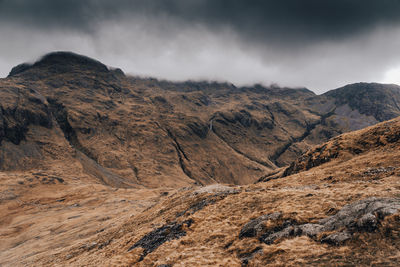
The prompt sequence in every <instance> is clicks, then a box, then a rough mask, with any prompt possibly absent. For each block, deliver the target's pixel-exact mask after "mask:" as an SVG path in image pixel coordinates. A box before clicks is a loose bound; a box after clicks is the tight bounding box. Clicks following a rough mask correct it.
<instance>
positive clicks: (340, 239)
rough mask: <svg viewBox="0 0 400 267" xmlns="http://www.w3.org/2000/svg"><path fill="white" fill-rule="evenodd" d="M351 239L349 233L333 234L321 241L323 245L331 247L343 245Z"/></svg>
mask: <svg viewBox="0 0 400 267" xmlns="http://www.w3.org/2000/svg"><path fill="white" fill-rule="evenodd" d="M349 239H351V234H350V233H349V232H347V231H343V232H337V233H333V234H331V235H328V236H327V237H324V238H322V239H321V243H326V244H330V245H335V246H338V245H341V244H343V243H344V242H346V241H347V240H349Z"/></svg>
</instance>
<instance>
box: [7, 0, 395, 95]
mask: <svg viewBox="0 0 400 267" xmlns="http://www.w3.org/2000/svg"><path fill="white" fill-rule="evenodd" d="M398 14H400V0H379V1H378V0H364V1H362V0H335V1H334V0H279V1H278V0H264V1H262V0H130V1H129V0H112V1H111V0H109V1H107V0H68V1H67V0H35V1H32V0H0V35H1V36H2V42H0V51H1V53H0V74H1V76H5V75H6V74H7V72H8V71H9V70H10V69H11V67H12V66H13V65H16V64H18V63H21V62H23V61H27V60H34V59H35V58H38V57H39V56H41V55H43V54H45V53H48V52H51V51H54V50H70V51H74V52H78V53H82V54H86V55H88V56H92V57H95V58H97V59H99V60H101V61H104V63H106V64H109V65H113V66H118V67H121V68H123V69H124V70H125V71H126V72H128V73H132V74H141V75H152V76H157V77H161V78H167V79H174V80H182V79H217V80H228V81H231V82H234V83H237V84H239V85H240V84H250V83H256V82H262V83H264V84H268V83H272V82H276V83H279V84H282V85H290V86H308V87H310V89H313V90H315V91H317V92H322V91H326V90H328V89H332V88H334V87H338V86H341V85H343V84H345V83H348V82H358V81H378V82H379V81H380V80H381V79H382V77H383V76H384V73H385V72H386V71H387V70H389V69H391V68H395V67H399V66H400V55H398V53H397V50H398V48H397V47H400V37H398V36H400V35H399V25H400V16H399V15H398Z"/></svg>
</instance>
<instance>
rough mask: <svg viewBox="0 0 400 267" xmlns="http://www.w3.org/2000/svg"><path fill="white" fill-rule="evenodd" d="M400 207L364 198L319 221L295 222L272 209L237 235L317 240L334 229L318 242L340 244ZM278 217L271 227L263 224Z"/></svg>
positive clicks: (386, 200) (397, 203) (267, 240)
mask: <svg viewBox="0 0 400 267" xmlns="http://www.w3.org/2000/svg"><path fill="white" fill-rule="evenodd" d="M399 210H400V199H398V198H374V197H372V198H367V199H364V200H360V201H357V202H354V203H352V204H348V205H346V206H344V207H343V208H342V209H341V210H340V211H339V212H338V213H337V214H335V215H333V216H330V217H328V218H325V219H322V220H320V221H319V222H318V223H316V224H313V223H306V224H301V225H299V224H297V223H296V222H295V221H290V220H279V219H281V217H282V214H281V213H278V212H275V213H271V214H267V215H263V216H260V217H258V218H256V219H254V220H251V221H250V222H249V223H247V224H245V225H244V226H243V228H242V230H241V231H240V234H239V238H244V237H258V238H259V240H260V241H261V242H264V243H266V244H272V243H274V242H275V241H277V240H280V239H283V238H288V237H295V236H302V235H306V236H308V237H310V238H313V239H315V240H318V238H317V235H318V234H320V233H324V232H334V233H331V234H329V235H327V236H325V237H322V238H320V239H319V240H318V241H320V242H322V243H327V244H331V245H341V244H343V243H344V242H346V241H348V240H350V239H351V238H352V235H353V234H354V233H360V232H373V231H375V230H376V229H377V228H378V227H379V225H380V222H381V221H382V220H383V219H384V218H385V217H386V216H389V215H392V214H395V213H397V212H398V211H399ZM277 220H279V221H278V222H277V223H276V224H275V226H274V227H273V228H272V229H268V228H267V227H266V226H265V224H266V223H267V222H268V221H272V223H273V222H274V221H277Z"/></svg>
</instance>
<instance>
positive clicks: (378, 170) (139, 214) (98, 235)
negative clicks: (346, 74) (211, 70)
mask: <svg viewBox="0 0 400 267" xmlns="http://www.w3.org/2000/svg"><path fill="white" fill-rule="evenodd" d="M399 105H400V87H399V86H396V85H384V84H375V83H357V84H352V85H347V86H345V87H342V88H338V89H336V90H332V91H329V92H327V93H325V94H322V95H315V94H314V93H313V92H311V91H309V90H308V89H306V88H281V87H278V86H269V87H265V86H261V85H254V86H251V87H250V86H249V87H236V86H235V85H232V84H228V83H216V82H194V81H187V82H171V81H160V80H157V79H152V78H139V77H133V76H129V75H126V74H124V73H123V71H122V70H120V69H114V68H110V67H108V66H106V65H104V64H102V63H101V62H99V61H96V60H94V59H90V58H87V57H84V56H81V55H77V54H73V53H70V52H55V53H51V54H48V55H46V56H44V57H43V58H41V59H40V60H39V61H37V62H36V63H34V64H22V65H19V66H16V67H15V68H13V69H12V70H11V72H10V75H9V76H8V77H7V78H4V79H0V214H2V216H1V218H0V239H1V241H2V242H0V265H1V266H66V265H67V266H95V265H97V266H164V267H165V266H207V265H208V266H218V265H221V266H265V265H271V266H287V265H288V263H290V264H291V265H300V266H302V265H303V266H310V265H319V266H327V265H338V266H349V265H365V266H369V265H384V266H397V265H398V264H397V263H398V262H400V257H399V255H400V254H399V251H400V247H399V244H400V228H399V226H400V217H399V216H400V215H399V209H400V182H399V175H400V169H399V168H400V166H399V162H400V152H399V151H400V150H399V147H400V143H399V142H400V134H399V133H400V109H399V108H398V107H399ZM394 117H397V118H395V119H392V120H389V121H386V120H388V119H391V118H394ZM381 121H384V122H382V123H379V122H381ZM377 123H378V124H377ZM353 130H357V131H353Z"/></svg>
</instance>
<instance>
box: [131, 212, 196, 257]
mask: <svg viewBox="0 0 400 267" xmlns="http://www.w3.org/2000/svg"><path fill="white" fill-rule="evenodd" d="M192 223H193V220H192V219H189V220H186V221H184V222H182V223H177V222H174V223H171V224H167V225H164V226H162V227H160V228H157V229H155V230H154V231H152V232H150V233H148V234H147V235H145V236H144V237H142V239H140V240H139V241H138V242H136V243H135V244H134V245H133V246H131V247H130V248H129V249H128V251H131V250H133V249H135V248H137V247H141V248H143V249H144V251H143V254H142V255H141V257H140V259H139V261H142V260H143V259H144V257H146V255H147V254H149V253H151V252H153V251H154V250H155V249H157V248H158V247H159V246H161V245H162V244H164V243H165V242H167V241H170V240H173V239H179V238H181V237H182V236H185V235H186V232H185V230H183V226H185V225H186V226H187V227H190V226H191V225H192Z"/></svg>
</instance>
